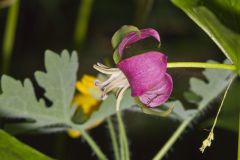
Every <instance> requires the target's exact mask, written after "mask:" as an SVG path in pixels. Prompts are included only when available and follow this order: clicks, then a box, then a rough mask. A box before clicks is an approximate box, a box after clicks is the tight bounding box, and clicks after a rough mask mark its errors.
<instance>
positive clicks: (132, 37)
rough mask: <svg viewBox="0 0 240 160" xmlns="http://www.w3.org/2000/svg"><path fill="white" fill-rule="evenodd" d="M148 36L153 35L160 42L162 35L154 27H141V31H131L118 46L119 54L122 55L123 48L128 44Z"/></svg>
mask: <svg viewBox="0 0 240 160" xmlns="http://www.w3.org/2000/svg"><path fill="white" fill-rule="evenodd" d="M148 37H153V38H155V39H156V40H157V41H158V42H160V36H159V34H158V32H157V31H156V30H155V29H152V28H147V29H141V30H140V31H139V32H131V33H129V34H127V35H126V36H125V37H124V38H123V40H122V42H121V43H120V44H119V47H118V52H119V56H120V57H122V54H123V50H124V49H125V48H126V47H127V46H129V45H131V44H133V43H135V42H137V41H140V40H142V39H145V38H148Z"/></svg>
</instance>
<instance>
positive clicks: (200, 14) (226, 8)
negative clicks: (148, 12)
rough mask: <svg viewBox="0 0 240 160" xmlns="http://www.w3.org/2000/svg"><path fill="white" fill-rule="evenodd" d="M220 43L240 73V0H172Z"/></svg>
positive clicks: (219, 45)
mask: <svg viewBox="0 0 240 160" xmlns="http://www.w3.org/2000/svg"><path fill="white" fill-rule="evenodd" d="M172 2H173V3H174V4H175V5H176V6H178V7H179V8H180V9H182V10H183V11H184V12H185V13H186V14H187V15H188V16H189V17H190V18H191V19H192V20H193V21H194V22H195V23H196V24H197V25H198V26H199V27H201V28H202V29H203V30H204V31H205V32H206V33H207V34H208V35H209V37H210V38H211V39H212V40H213V41H214V42H215V43H216V44H217V45H218V47H219V48H220V49H221V50H222V51H223V53H224V54H225V55H226V56H227V58H228V59H229V60H231V61H232V62H233V63H234V64H235V65H236V66H237V68H238V73H239V74H240V1H239V0H211V1H208V0H184V1H183V0H172Z"/></svg>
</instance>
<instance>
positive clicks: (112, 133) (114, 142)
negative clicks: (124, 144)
mask: <svg viewBox="0 0 240 160" xmlns="http://www.w3.org/2000/svg"><path fill="white" fill-rule="evenodd" d="M107 124H108V130H109V133H110V137H111V141H112V145H113V152H114V159H115V160H119V158H120V157H119V147H118V142H117V136H116V133H115V130H114V127H113V123H112V120H111V118H110V117H109V118H107Z"/></svg>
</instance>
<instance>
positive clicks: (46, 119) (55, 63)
mask: <svg viewBox="0 0 240 160" xmlns="http://www.w3.org/2000/svg"><path fill="white" fill-rule="evenodd" d="M45 66H46V73H44V72H39V71H38V72H36V74H35V77H36V80H37V82H38V84H39V85H40V86H41V87H43V88H44V90H45V96H46V98H47V99H49V100H50V101H51V102H52V105H51V106H50V107H46V105H45V103H44V100H43V99H40V100H39V101H38V100H37V98H36V96H35V93H34V88H33V86H32V83H31V81H30V80H29V79H25V80H24V83H23V84H22V83H21V82H20V81H17V80H15V79H13V78H11V77H8V76H2V80H1V86H2V94H1V95H0V116H2V117H11V118H24V119H30V120H31V121H27V122H24V123H18V124H8V125H7V126H6V128H9V129H10V128H12V129H13V128H16V127H17V128H19V130H15V131H17V132H21V131H25V130H34V129H39V128H44V127H48V126H53V127H54V126H57V127H58V128H59V127H61V126H63V128H64V129H65V128H66V125H68V124H70V123H71V114H72V112H71V107H70V106H71V101H72V98H73V95H74V91H75V82H76V71H77V67H78V62H77V54H76V53H75V52H73V53H72V55H71V56H70V55H69V53H68V52H67V51H63V52H62V53H61V55H57V54H56V53H53V52H52V51H46V53H45ZM13 126H14V127H13Z"/></svg>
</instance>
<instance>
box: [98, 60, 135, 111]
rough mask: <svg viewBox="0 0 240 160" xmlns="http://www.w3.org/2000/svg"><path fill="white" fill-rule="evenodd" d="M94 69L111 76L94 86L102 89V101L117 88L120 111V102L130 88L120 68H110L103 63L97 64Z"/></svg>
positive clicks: (117, 106) (117, 104)
mask: <svg viewBox="0 0 240 160" xmlns="http://www.w3.org/2000/svg"><path fill="white" fill-rule="evenodd" d="M93 68H94V69H96V70H98V71H99V72H101V73H104V74H107V75H110V77H109V78H108V79H107V80H106V81H104V82H101V81H99V80H96V81H95V82H94V84H95V85H96V86H98V87H99V88H100V89H101V91H102V96H101V98H102V100H104V99H106V98H107V93H109V92H110V91H112V90H114V89H115V88H118V90H117V102H116V108H117V110H119V107H120V102H121V100H122V98H123V93H124V92H125V91H126V89H127V88H129V86H130V85H129V82H128V80H127V78H126V77H125V75H124V74H123V73H122V71H121V70H120V69H118V68H110V67H108V66H105V65H103V64H101V63H97V64H96V65H93Z"/></svg>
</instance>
